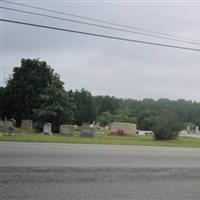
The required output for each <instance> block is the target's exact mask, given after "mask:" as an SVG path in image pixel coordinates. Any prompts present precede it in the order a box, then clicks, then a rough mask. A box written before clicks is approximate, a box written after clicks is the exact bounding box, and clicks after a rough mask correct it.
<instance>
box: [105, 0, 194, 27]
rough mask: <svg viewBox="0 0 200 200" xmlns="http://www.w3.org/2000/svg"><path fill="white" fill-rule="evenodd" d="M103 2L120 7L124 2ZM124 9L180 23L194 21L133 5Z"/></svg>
mask: <svg viewBox="0 0 200 200" xmlns="http://www.w3.org/2000/svg"><path fill="white" fill-rule="evenodd" d="M103 3H107V4H110V5H112V6H118V7H120V8H121V6H122V4H119V2H108V1H104V2H103ZM123 6H124V5H123ZM124 9H126V10H129V11H136V12H139V13H142V14H143V15H147V16H152V17H154V18H157V19H164V20H170V21H176V22H179V23H180V22H181V23H187V24H191V23H192V21H190V20H182V19H177V18H172V17H168V16H163V15H160V14H157V13H153V12H149V11H144V10H141V9H139V8H135V7H134V8H133V7H131V8H130V7H124Z"/></svg>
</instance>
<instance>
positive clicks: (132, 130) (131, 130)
mask: <svg viewBox="0 0 200 200" xmlns="http://www.w3.org/2000/svg"><path fill="white" fill-rule="evenodd" d="M118 130H123V133H124V134H125V135H135V134H136V131H137V126H136V124H132V123H122V122H113V123H111V124H110V131H111V133H114V134H115V133H117V132H118Z"/></svg>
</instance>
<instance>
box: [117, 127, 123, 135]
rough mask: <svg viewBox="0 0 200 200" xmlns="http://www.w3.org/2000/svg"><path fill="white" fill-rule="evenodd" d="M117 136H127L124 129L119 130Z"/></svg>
mask: <svg viewBox="0 0 200 200" xmlns="http://www.w3.org/2000/svg"><path fill="white" fill-rule="evenodd" d="M116 135H125V133H124V130H123V129H120V128H119V129H117V131H116Z"/></svg>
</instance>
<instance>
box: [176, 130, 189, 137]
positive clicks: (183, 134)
mask: <svg viewBox="0 0 200 200" xmlns="http://www.w3.org/2000/svg"><path fill="white" fill-rule="evenodd" d="M178 135H179V136H188V131H186V130H182V131H180V132H179V133H178Z"/></svg>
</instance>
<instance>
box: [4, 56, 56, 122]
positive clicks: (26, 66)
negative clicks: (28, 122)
mask: <svg viewBox="0 0 200 200" xmlns="http://www.w3.org/2000/svg"><path fill="white" fill-rule="evenodd" d="M52 76H53V69H52V68H51V67H50V66H48V65H47V64H46V62H44V61H39V60H38V59H33V60H31V59H22V60H21V66H20V67H15V68H14V70H13V75H12V76H11V77H10V79H9V80H8V82H7V86H6V88H5V94H4V95H5V98H4V99H5V102H4V107H5V108H6V109H5V115H6V116H7V117H8V118H15V119H17V122H18V123H19V121H20V120H21V119H32V117H33V109H35V108H39V106H40V99H39V96H40V94H41V93H42V92H43V90H44V89H45V88H46V87H47V86H48V85H50V84H51V80H52Z"/></svg>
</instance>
